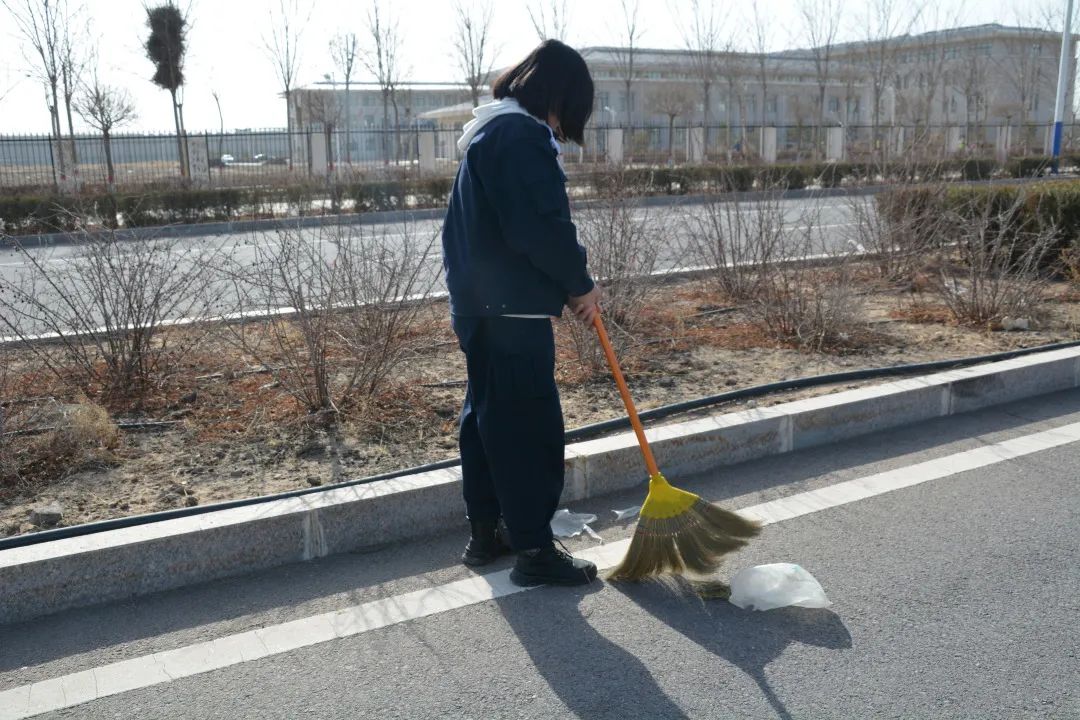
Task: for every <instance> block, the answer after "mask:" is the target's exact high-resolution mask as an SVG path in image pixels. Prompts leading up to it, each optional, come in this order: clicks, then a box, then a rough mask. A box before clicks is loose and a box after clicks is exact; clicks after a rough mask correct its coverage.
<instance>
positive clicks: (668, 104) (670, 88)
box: [648, 84, 695, 162]
mask: <svg viewBox="0 0 1080 720" xmlns="http://www.w3.org/2000/svg"><path fill="white" fill-rule="evenodd" d="M694 105H695V103H694V98H693V95H691V93H690V90H689V88H687V87H685V86H683V85H674V84H673V85H667V86H665V87H663V88H661V89H660V90H658V91H657V92H655V93H653V94H652V95H650V96H649V103H648V106H649V109H650V110H651V111H652V112H654V113H656V114H658V115H666V116H667V119H668V149H669V152H670V155H669V160H670V161H671V162H675V120H676V119H677V118H680V117H685V116H687V115H689V114H690V113H691V112H693V110H694Z"/></svg>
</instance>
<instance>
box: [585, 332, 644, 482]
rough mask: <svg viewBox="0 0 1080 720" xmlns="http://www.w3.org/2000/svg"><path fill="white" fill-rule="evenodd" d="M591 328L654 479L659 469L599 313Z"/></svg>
mask: <svg viewBox="0 0 1080 720" xmlns="http://www.w3.org/2000/svg"><path fill="white" fill-rule="evenodd" d="M593 326H594V327H596V334H597V336H599V338H600V345H601V347H603V348H604V355H606V356H607V361H608V366H609V367H610V368H611V374H612V375H614V376H615V384H616V385H618V386H619V394H620V395H622V399H623V404H625V405H626V414H627V415H629V416H630V424H631V425H633V426H634V434H635V435H637V439H638V445H640V446H641V454H642V456H643V457H644V458H645V467H646V468H648V470H649V477H650V478H653V477H656V476H657V475H659V474H660V468H658V467H657V466H656V459H655V458H653V454H652V449H650V448H649V441H648V440H646V439H645V429H644V428H643V427H642V426H641V419H640V418H638V414H637V409H636V408H635V407H634V400H633V398H631V397H630V388H628V387H627V386H626V378H624V377H623V374H622V369H620V368H619V360H618V359H617V358H616V357H615V351H614V350H613V349H612V347H611V340H610V339H608V334H607V330H606V329H605V328H604V321H603V320H601V319H600V315H599V313H597V315H596V317H595V318H594V319H593Z"/></svg>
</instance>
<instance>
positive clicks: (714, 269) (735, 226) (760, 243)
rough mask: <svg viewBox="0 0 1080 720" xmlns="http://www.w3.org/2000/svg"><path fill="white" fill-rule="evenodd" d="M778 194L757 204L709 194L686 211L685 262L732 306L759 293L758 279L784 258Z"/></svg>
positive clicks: (780, 196) (780, 197) (772, 194)
mask: <svg viewBox="0 0 1080 720" xmlns="http://www.w3.org/2000/svg"><path fill="white" fill-rule="evenodd" d="M781 201H782V194H781V193H779V192H775V193H766V194H764V196H763V198H762V199H760V200H754V201H745V200H740V199H739V198H738V195H732V196H731V197H719V196H710V197H709V198H708V199H707V200H706V202H704V203H703V204H701V205H691V206H687V208H686V219H685V220H684V222H683V233H684V236H685V237H684V242H685V244H686V252H687V256H688V258H689V259H690V260H691V262H693V264H694V265H696V266H698V267H701V268H704V269H707V270H709V271H710V272H707V273H706V274H705V275H704V277H705V281H706V283H707V285H708V286H709V288H710V289H711V290H713V291H716V292H719V293H721V294H722V295H723V296H724V297H726V298H728V299H729V300H731V301H733V302H742V301H745V300H749V299H751V298H754V297H755V296H756V295H757V294H758V290H759V288H760V286H761V283H762V280H763V278H765V277H766V276H767V275H768V273H769V270H770V268H771V267H772V265H773V263H774V262H776V260H777V259H778V258H780V257H781V256H782V255H783V248H784V232H785V230H784V206H783V204H782V202H781Z"/></svg>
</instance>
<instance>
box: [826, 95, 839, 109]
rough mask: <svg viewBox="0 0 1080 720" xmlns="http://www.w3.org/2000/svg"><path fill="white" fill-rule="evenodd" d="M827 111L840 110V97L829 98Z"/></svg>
mask: <svg viewBox="0 0 1080 720" xmlns="http://www.w3.org/2000/svg"><path fill="white" fill-rule="evenodd" d="M829 112H831V113H837V112H840V98H836V97H831V98H829Z"/></svg>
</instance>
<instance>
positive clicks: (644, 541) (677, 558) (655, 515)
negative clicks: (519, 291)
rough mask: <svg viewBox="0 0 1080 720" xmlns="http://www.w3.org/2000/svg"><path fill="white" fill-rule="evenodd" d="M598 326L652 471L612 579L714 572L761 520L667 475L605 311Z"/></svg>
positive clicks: (610, 575) (595, 323)
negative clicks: (636, 402)
mask: <svg viewBox="0 0 1080 720" xmlns="http://www.w3.org/2000/svg"><path fill="white" fill-rule="evenodd" d="M593 325H594V326H595V328H596V334H597V335H598V336H599V338H600V345H601V346H603V348H604V355H606V356H607V361H608V365H609V366H610V367H611V374H612V375H614V376H615V384H616V385H618V387H619V394H620V395H622V399H623V403H624V404H625V405H626V412H627V414H628V415H629V416H630V424H631V425H632V426H633V427H634V434H636V435H637V439H638V444H639V445H640V446H641V454H642V456H644V458H645V467H646V468H648V470H649V494H648V496H647V497H646V498H645V504H644V505H642V506H641V515H640V517H639V518H638V524H637V529H636V530H635V531H634V537H633V538H632V539H631V540H630V548H629V549H628V550H627V551H626V557H625V558H623V561H622V562H621V563H620V564H619V565H618V566H617V567H615V568H613V569H612V570H611V571H609V572H608V575H607V578H608V579H609V580H629V581H637V580H644V579H645V578H648V577H653V576H656V575H660V574H662V573H675V574H684V573H687V572H689V573H692V574H695V575H705V574H708V573H710V572H712V571H714V570H715V569H716V568H717V566H718V565H719V564H720V559H721V558H722V557H723V556H724V555H726V554H727V553H729V552H732V551H734V550H738V549H739V548H741V547H743V546H744V545H746V543H747V542H749V540H750V538H752V537H754V536H755V535H757V534H758V532H760V530H761V524H760V523H758V522H755V521H752V520H747V519H746V518H744V517H742V516H740V515H738V514H736V513H733V512H731V511H729V510H724V509H723V508H721V507H719V506H718V505H714V504H712V503H709V502H706V501H705V500H702V499H701V498H700V497H698V496H697V495H694V494H693V493H690V492H686V491H685V490H680V489H678V488H676V487H673V486H672V485H671V484H670V483H669V482H668V481H667V480H666V479H664V476H663V475H661V474H660V469H659V468H658V467H657V466H656V460H655V459H654V458H653V454H652V450H651V449H649V441H648V440H646V439H645V430H644V429H643V428H642V427H641V420H640V419H639V418H638V414H637V410H636V409H635V408H634V401H633V399H631V397H630V390H629V389H628V388H627V386H626V379H625V378H624V377H623V374H622V370H621V369H620V368H619V361H618V360H617V359H616V357H615V351H614V350H613V349H612V348H611V340H610V339H608V334H607V330H606V329H605V328H604V323H603V321H602V320H601V319H600V316H599V315H596V317H595V319H594V320H593Z"/></svg>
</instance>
